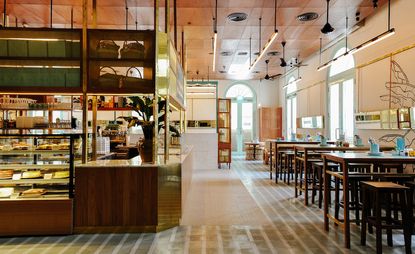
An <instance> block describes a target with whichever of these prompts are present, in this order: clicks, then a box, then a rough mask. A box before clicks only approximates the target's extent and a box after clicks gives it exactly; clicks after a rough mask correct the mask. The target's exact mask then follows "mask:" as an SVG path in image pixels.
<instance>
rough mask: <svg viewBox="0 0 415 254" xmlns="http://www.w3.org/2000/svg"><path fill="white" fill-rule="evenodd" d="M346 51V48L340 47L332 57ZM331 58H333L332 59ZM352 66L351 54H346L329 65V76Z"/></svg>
mask: <svg viewBox="0 0 415 254" xmlns="http://www.w3.org/2000/svg"><path fill="white" fill-rule="evenodd" d="M344 53H346V48H341V49H339V51H337V53H336V55H335V56H334V58H336V57H338V56H340V55H342V54H344ZM334 58H333V59H334ZM352 68H354V59H353V55H352V54H348V55H347V56H344V57H342V58H340V59H338V60H337V61H335V62H334V63H333V64H332V65H331V67H330V77H333V76H334V75H337V74H339V73H342V72H344V71H347V70H350V69H352Z"/></svg>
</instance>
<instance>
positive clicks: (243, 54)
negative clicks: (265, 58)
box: [238, 51, 248, 56]
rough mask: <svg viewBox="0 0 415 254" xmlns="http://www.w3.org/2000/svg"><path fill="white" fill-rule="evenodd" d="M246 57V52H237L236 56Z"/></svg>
mask: <svg viewBox="0 0 415 254" xmlns="http://www.w3.org/2000/svg"><path fill="white" fill-rule="evenodd" d="M247 55H248V52H245V51H241V52H238V56H247Z"/></svg>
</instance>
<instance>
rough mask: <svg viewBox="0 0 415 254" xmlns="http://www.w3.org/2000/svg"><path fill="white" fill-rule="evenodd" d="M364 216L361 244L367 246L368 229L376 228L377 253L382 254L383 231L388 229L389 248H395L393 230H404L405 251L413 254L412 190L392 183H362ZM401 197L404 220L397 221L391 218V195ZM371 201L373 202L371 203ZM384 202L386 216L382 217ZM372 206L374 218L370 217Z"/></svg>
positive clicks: (400, 207)
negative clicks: (368, 227)
mask: <svg viewBox="0 0 415 254" xmlns="http://www.w3.org/2000/svg"><path fill="white" fill-rule="evenodd" d="M362 191H363V214H362V228H361V239H360V241H361V244H362V245H366V227H367V225H369V226H374V227H376V252H377V253H382V229H386V232H387V239H388V240H387V241H388V246H393V243H392V229H403V234H404V238H405V251H406V253H412V250H411V240H412V239H411V234H412V209H411V208H412V193H411V189H410V188H408V187H405V186H402V185H399V184H396V183H392V182H362ZM395 193H396V194H398V195H399V202H400V204H399V206H394V209H399V210H400V212H401V214H402V220H396V219H394V218H392V216H391V210H392V207H391V195H392V194H395ZM369 201H371V202H369ZM382 201H385V204H384V205H385V210H386V216H384V217H382ZM371 205H373V208H374V214H373V216H369V214H370V209H371Z"/></svg>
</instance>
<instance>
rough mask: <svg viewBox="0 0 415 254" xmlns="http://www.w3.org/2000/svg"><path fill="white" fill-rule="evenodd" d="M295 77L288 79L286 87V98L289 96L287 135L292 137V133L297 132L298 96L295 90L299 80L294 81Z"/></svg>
mask: <svg viewBox="0 0 415 254" xmlns="http://www.w3.org/2000/svg"><path fill="white" fill-rule="evenodd" d="M294 81H295V78H294V77H291V78H290V79H289V80H288V86H287V88H286V98H287V112H286V117H287V126H286V127H287V128H286V131H287V133H286V136H287V137H290V136H291V133H296V131H297V123H296V119H297V97H296V95H295V92H296V91H297V82H294Z"/></svg>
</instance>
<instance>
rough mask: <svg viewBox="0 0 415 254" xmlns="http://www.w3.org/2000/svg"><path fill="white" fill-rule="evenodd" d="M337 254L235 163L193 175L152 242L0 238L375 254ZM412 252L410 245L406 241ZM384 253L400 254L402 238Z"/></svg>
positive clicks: (76, 245)
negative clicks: (169, 223)
mask: <svg viewBox="0 0 415 254" xmlns="http://www.w3.org/2000/svg"><path fill="white" fill-rule="evenodd" d="M351 237H352V243H351V246H352V248H351V249H350V250H347V249H344V248H343V235H342V233H341V231H340V229H338V228H336V227H334V226H332V225H331V230H330V232H329V233H327V232H325V231H324V230H323V212H322V210H320V209H319V208H318V207H317V206H314V205H310V206H309V207H305V206H304V205H303V200H302V199H301V198H299V199H295V198H294V189H293V186H292V185H291V186H288V185H285V184H284V183H281V182H279V183H278V184H275V183H274V182H273V181H270V180H269V174H268V167H267V166H265V165H263V164H262V162H260V161H256V162H253V161H249V162H248V161H245V160H243V158H238V157H237V158H234V162H233V163H232V169H231V170H227V169H222V170H218V169H209V170H198V171H196V172H194V175H193V182H192V186H191V189H190V193H189V194H188V200H187V203H186V206H185V207H184V209H183V218H182V226H179V227H175V228H173V229H169V230H166V231H163V232H161V233H158V234H150V233H145V234H90V235H88V234H80V235H71V236H56V237H19V238H0V253H1V254H3V253H15V254H29V253H30V254H32V253H36V254H37V253H50V254H58V253H59V254H60V253H76V254H78V253H97V254H100V253H203V254H205V253H318V254H322V253H375V249H374V245H375V239H374V237H373V236H372V235H369V236H368V240H367V246H365V247H363V246H360V230H359V228H358V227H357V226H355V225H353V226H352V228H351ZM412 246H414V248H413V251H415V241H413V244H412ZM383 251H384V253H404V248H403V237H402V236H401V235H398V234H396V235H394V247H387V246H386V237H385V238H384V245H383Z"/></svg>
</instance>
